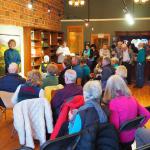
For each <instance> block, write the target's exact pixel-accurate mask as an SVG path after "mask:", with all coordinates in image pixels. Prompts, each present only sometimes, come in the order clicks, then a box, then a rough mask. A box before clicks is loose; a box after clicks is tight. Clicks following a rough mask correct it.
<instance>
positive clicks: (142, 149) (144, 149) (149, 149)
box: [136, 143, 150, 150]
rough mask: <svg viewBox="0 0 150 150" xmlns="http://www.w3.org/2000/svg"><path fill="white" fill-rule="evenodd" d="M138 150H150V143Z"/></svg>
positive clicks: (137, 149)
mask: <svg viewBox="0 0 150 150" xmlns="http://www.w3.org/2000/svg"><path fill="white" fill-rule="evenodd" d="M136 150H150V143H149V144H146V145H144V146H141V147H138V148H136Z"/></svg>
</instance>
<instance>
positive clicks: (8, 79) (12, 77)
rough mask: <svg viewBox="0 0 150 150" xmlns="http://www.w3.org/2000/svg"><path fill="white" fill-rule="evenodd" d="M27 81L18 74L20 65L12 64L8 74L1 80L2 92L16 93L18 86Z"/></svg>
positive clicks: (0, 89) (0, 88) (0, 87)
mask: <svg viewBox="0 0 150 150" xmlns="http://www.w3.org/2000/svg"><path fill="white" fill-rule="evenodd" d="M25 81H26V80H25V79H24V78H22V77H21V76H20V75H19V74H18V65H17V64H16V63H11V64H10V65H9V68H8V74H6V75H5V76H3V77H1V78H0V91H7V92H15V91H16V88H17V86H18V85H20V84H23V83H25Z"/></svg>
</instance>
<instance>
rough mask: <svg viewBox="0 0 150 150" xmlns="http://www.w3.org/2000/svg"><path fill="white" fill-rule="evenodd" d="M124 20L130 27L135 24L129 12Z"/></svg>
mask: <svg viewBox="0 0 150 150" xmlns="http://www.w3.org/2000/svg"><path fill="white" fill-rule="evenodd" d="M125 20H126V21H127V23H128V24H129V25H131V26H132V25H134V23H135V21H134V18H133V16H132V15H131V14H130V13H129V12H127V13H125Z"/></svg>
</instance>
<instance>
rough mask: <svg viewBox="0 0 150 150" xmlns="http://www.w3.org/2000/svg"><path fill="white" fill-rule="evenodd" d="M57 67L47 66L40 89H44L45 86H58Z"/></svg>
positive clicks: (53, 65)
mask: <svg viewBox="0 0 150 150" xmlns="http://www.w3.org/2000/svg"><path fill="white" fill-rule="evenodd" d="M57 74H58V67H57V66H56V65H55V64H49V65H48V66H47V75H46V77H45V79H43V84H42V88H43V89H44V88H45V87H46V86H53V85H58V76H57Z"/></svg>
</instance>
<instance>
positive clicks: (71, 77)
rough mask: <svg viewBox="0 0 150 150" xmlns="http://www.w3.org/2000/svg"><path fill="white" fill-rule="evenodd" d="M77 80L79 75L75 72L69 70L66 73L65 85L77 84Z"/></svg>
mask: <svg viewBox="0 0 150 150" xmlns="http://www.w3.org/2000/svg"><path fill="white" fill-rule="evenodd" d="M76 79H77V73H76V72H75V71H74V70H71V69H68V70H66V72H65V83H66V84H70V83H75V82H76Z"/></svg>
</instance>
